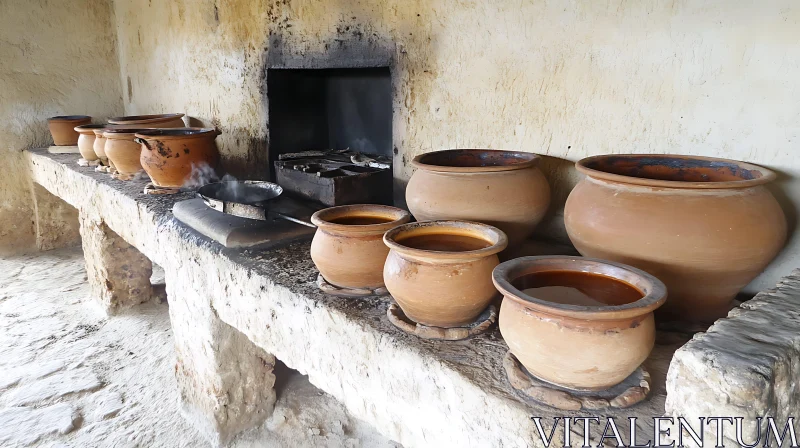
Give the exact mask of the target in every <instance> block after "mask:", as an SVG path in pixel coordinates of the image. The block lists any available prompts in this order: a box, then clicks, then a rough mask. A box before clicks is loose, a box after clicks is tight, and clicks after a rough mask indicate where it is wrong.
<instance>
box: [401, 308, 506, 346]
mask: <svg viewBox="0 0 800 448" xmlns="http://www.w3.org/2000/svg"><path fill="white" fill-rule="evenodd" d="M386 316H387V317H388V318H389V322H391V323H392V324H393V325H394V326H395V327H397V328H399V329H401V330H403V331H405V332H406V333H409V334H413V335H414V336H417V337H420V338H422V339H435V340H441V341H460V340H462V339H467V338H470V337H472V336H475V335H479V334H481V333H485V332H486V330H488V329H489V327H491V326H492V324H494V323H495V322H497V307H496V306H494V305H489V307H488V308H486V309H485V310H483V312H482V313H481V314H480V315H479V316H478V317H477V319H475V322H473V323H471V324H468V325H465V326H463V327H452V328H442V327H430V326H428V325H423V324H418V323H416V322H414V321H413V320H411V319H409V318H408V316H406V315H405V313H403V310H402V308H400V306H399V305H398V304H396V303H393V304H391V305H389V309H388V310H386Z"/></svg>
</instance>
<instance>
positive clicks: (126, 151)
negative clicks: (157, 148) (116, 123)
mask: <svg viewBox="0 0 800 448" xmlns="http://www.w3.org/2000/svg"><path fill="white" fill-rule="evenodd" d="M146 130H149V129H136V128H130V129H129V128H120V129H106V130H105V132H103V137H105V139H106V144H105V147H104V150H105V153H106V156H107V157H108V160H110V161H111V163H113V164H114V168H116V169H117V172H118V173H119V174H121V175H122V176H123V177H125V176H133V175H135V174H136V173H138V172H139V171H141V170H142V163H141V162H140V158H141V155H142V145H140V144H139V143H136V142H134V141H133V139H134V138H136V136H135V135H136V133H137V132H141V131H146Z"/></svg>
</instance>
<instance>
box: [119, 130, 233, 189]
mask: <svg viewBox="0 0 800 448" xmlns="http://www.w3.org/2000/svg"><path fill="white" fill-rule="evenodd" d="M219 134H220V132H219V131H217V130H216V129H210V128H177V129H150V130H146V131H140V132H137V133H136V134H135V135H136V140H135V141H136V142H137V143H140V144H141V145H142V155H141V157H140V159H139V161H140V162H141V164H142V168H144V170H145V171H146V172H147V174H148V175H149V176H150V179H152V181H153V183H154V184H155V185H157V186H160V187H181V186H183V185H184V184H185V183H186V182H187V181H188V180H190V178H191V177H192V174H193V173H195V174H197V173H199V172H200V171H201V170H202V171H213V170H215V169H216V167H217V163H218V161H219V151H217V144H216V143H215V142H214V139H215V138H217V135H219Z"/></svg>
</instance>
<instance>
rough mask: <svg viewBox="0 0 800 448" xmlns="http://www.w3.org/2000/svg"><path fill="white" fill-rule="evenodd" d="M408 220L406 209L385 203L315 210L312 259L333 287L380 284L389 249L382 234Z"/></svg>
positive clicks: (381, 283) (409, 215) (312, 220)
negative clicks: (315, 228)
mask: <svg viewBox="0 0 800 448" xmlns="http://www.w3.org/2000/svg"><path fill="white" fill-rule="evenodd" d="M410 220H411V214H410V213H408V212H407V211H405V210H402V209H399V208H395V207H389V206H386V205H372V204H363V205H343V206H338V207H331V208H326V209H324V210H320V211H318V212H316V213H314V214H313V215H312V216H311V222H312V223H313V224H314V225H316V226H317V232H316V233H315V234H314V239H313V240H312V241H311V259H312V260H313V261H314V264H315V265H316V266H317V269H319V272H320V273H321V274H322V277H323V278H324V279H325V280H326V281H327V282H328V283H330V284H332V285H334V286H339V287H344V288H369V289H375V288H379V287H381V286H383V265H384V263H385V262H386V256H387V255H389V248H388V247H386V245H385V244H383V234H384V233H386V231H387V230H389V229H392V228H394V227H396V226H399V225H400V224H405V223H407V222H409V221H410Z"/></svg>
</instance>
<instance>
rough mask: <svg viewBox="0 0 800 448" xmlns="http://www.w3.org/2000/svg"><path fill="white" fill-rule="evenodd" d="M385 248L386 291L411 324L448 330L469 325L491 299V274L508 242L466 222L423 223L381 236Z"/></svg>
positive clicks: (492, 231) (493, 231)
mask: <svg viewBox="0 0 800 448" xmlns="http://www.w3.org/2000/svg"><path fill="white" fill-rule="evenodd" d="M383 241H384V242H385V243H386V245H387V246H388V247H389V249H391V251H390V252H389V256H388V257H387V258H386V264H385V265H384V268H383V281H384V283H385V284H386V289H388V290H389V293H390V294H391V295H392V297H393V298H394V300H395V301H396V302H397V304H398V305H400V308H401V309H402V310H403V313H405V315H406V316H407V317H408V318H409V319H411V320H413V321H414V322H416V323H420V324H424V325H429V326H435V327H442V328H451V327H458V326H462V325H465V324H469V323H472V322H473V321H474V320H475V319H476V318H477V317H478V316H479V315H480V314H481V312H483V310H485V309H486V307H487V306H489V303H490V302H491V301H492V299H493V298H494V297H495V296H496V295H497V291H496V290H495V289H494V286H492V275H491V274H492V269H494V267H495V266H497V264H498V263H499V262H500V261H499V259H498V257H497V254H498V253H499V252H500V251H502V250H503V249H505V248H506V246H507V245H508V239H507V238H506V235H505V233H503V231H501V230H499V229H498V228H496V227H493V226H490V225H486V224H481V223H477V222H469V221H426V222H415V223H411V224H404V225H402V226H398V227H395V228H394V229H392V230H390V231H388V232H386V234H385V235H384V236H383Z"/></svg>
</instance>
